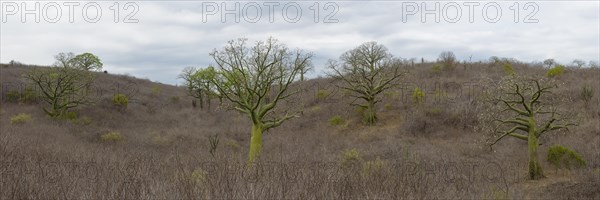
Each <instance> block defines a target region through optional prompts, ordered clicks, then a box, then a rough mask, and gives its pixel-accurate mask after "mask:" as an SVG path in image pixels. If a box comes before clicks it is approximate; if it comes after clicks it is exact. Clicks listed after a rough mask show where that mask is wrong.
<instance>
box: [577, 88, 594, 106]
mask: <svg viewBox="0 0 600 200" xmlns="http://www.w3.org/2000/svg"><path fill="white" fill-rule="evenodd" d="M579 95H580V96H581V99H583V100H584V101H585V102H586V103H588V102H590V100H592V97H593V96H594V93H593V91H592V87H590V86H583V87H582V88H581V92H580V93H579Z"/></svg>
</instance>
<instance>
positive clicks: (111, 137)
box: [100, 131, 123, 142]
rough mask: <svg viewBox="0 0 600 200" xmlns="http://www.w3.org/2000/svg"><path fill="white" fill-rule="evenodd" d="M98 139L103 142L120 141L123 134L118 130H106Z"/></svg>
mask: <svg viewBox="0 0 600 200" xmlns="http://www.w3.org/2000/svg"><path fill="white" fill-rule="evenodd" d="M100 140H102V141H103V142H122V141H123V136H122V135H121V133H119V132H115V131H112V132H108V133H105V134H103V135H101V136H100Z"/></svg>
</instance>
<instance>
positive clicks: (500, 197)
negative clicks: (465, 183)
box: [491, 186, 509, 200]
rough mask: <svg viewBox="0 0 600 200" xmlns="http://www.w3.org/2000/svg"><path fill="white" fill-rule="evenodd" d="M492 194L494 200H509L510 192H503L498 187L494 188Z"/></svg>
mask: <svg viewBox="0 0 600 200" xmlns="http://www.w3.org/2000/svg"><path fill="white" fill-rule="evenodd" d="M491 193H492V194H491V195H492V197H493V199H494V200H504V199H509V198H508V192H505V191H502V190H501V189H499V188H497V187H494V186H492V189H491Z"/></svg>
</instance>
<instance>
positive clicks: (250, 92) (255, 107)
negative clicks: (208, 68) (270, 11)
mask: <svg viewBox="0 0 600 200" xmlns="http://www.w3.org/2000/svg"><path fill="white" fill-rule="evenodd" d="M246 41H247V40H246V39H238V40H232V41H229V42H228V44H227V45H226V46H225V47H224V48H223V49H220V50H214V51H213V52H212V53H210V55H211V56H212V57H213V58H214V60H215V62H216V64H217V65H216V66H217V67H218V69H217V76H216V77H215V78H214V79H212V84H213V85H214V86H215V88H216V89H217V91H218V94H219V95H220V96H221V97H222V98H223V99H224V100H226V101H228V103H230V105H231V107H232V108H233V109H235V110H237V111H239V112H241V113H243V114H245V115H246V116H248V118H249V119H250V120H251V121H252V129H251V138H250V151H249V155H248V162H249V163H252V162H254V161H255V159H256V158H257V157H258V156H259V154H260V152H261V149H262V136H263V132H265V131H267V130H269V129H271V128H274V127H277V126H279V125H281V124H282V123H283V122H285V121H287V120H289V119H292V118H294V117H296V116H297V115H296V114H295V113H290V110H289V109H287V108H282V107H278V105H279V104H280V103H281V102H282V101H283V100H285V99H288V98H290V97H291V96H292V95H294V94H295V93H296V92H294V91H289V90H290V85H291V84H292V83H293V82H294V81H296V79H297V78H298V76H299V75H300V73H302V70H303V69H306V65H308V64H309V63H310V60H311V58H312V54H310V53H304V52H303V51H301V50H295V51H292V50H289V49H288V48H287V47H286V46H285V45H283V44H280V43H278V42H277V40H275V39H273V38H269V39H267V40H266V41H259V42H257V43H256V44H255V45H254V46H252V47H248V46H247V45H246ZM276 108H277V110H280V111H281V112H275V110H276Z"/></svg>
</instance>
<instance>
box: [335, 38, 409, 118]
mask: <svg viewBox="0 0 600 200" xmlns="http://www.w3.org/2000/svg"><path fill="white" fill-rule="evenodd" d="M400 63H401V62H400V61H399V60H398V59H394V57H393V56H392V55H391V54H390V53H389V52H388V49H387V48H386V47H385V46H383V45H381V44H377V42H366V43H364V44H362V45H360V46H358V47H356V48H354V49H352V50H350V51H348V52H346V53H344V54H342V56H340V61H339V62H338V61H330V64H329V67H330V68H331V69H332V71H333V73H332V74H330V76H331V77H332V78H334V79H335V80H337V81H338V83H339V84H338V85H337V86H338V87H340V88H342V89H344V90H346V91H349V92H350V93H351V96H352V97H354V98H356V99H357V100H360V101H363V103H354V102H356V101H354V102H353V103H352V105H355V106H358V107H361V108H363V109H364V113H363V121H364V122H365V124H367V125H374V124H375V123H376V122H377V113H376V107H375V105H376V104H377V103H378V102H380V101H381V99H380V98H379V95H380V94H381V93H382V92H384V91H386V90H388V89H390V88H392V87H394V86H395V85H397V81H398V80H399V79H400V77H402V76H403V75H404V74H405V72H403V71H401V70H400V65H401V64H400Z"/></svg>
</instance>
